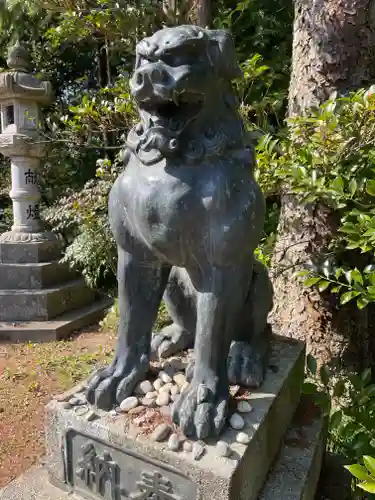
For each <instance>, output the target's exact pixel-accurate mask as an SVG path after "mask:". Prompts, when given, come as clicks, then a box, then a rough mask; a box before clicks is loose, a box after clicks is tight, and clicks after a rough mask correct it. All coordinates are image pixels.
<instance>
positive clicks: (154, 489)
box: [129, 472, 183, 500]
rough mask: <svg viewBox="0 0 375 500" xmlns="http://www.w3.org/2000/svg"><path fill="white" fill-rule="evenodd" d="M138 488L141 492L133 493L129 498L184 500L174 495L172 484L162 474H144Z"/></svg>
mask: <svg viewBox="0 0 375 500" xmlns="http://www.w3.org/2000/svg"><path fill="white" fill-rule="evenodd" d="M137 486H138V487H139V490H140V491H138V492H135V493H131V494H130V497H129V498H130V499H131V500H183V499H182V498H181V497H180V496H177V495H175V494H174V491H173V487H172V484H171V482H170V481H168V479H166V478H164V477H163V476H162V475H161V474H160V472H153V473H149V472H142V476H141V480H140V481H137Z"/></svg>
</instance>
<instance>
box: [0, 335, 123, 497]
mask: <svg viewBox="0 0 375 500" xmlns="http://www.w3.org/2000/svg"><path fill="white" fill-rule="evenodd" d="M114 340H115V337H114V336H113V334H109V333H103V332H100V331H99V329H96V330H95V329H94V330H93V328H91V329H90V330H84V331H83V332H81V334H80V335H77V336H75V337H74V338H72V339H71V340H68V341H64V342H48V343H45V344H16V345H14V344H13V345H12V344H0V488H1V487H3V486H4V485H5V484H7V483H8V482H9V481H11V480H12V479H13V478H15V477H16V476H18V475H19V474H21V473H22V472H23V471H25V470H26V469H28V468H29V467H30V466H31V465H32V464H33V463H34V462H35V461H36V460H37V459H38V458H40V457H42V456H43V454H44V430H43V419H44V406H45V404H46V403H47V402H48V401H49V400H50V399H51V396H52V395H54V394H58V393H60V392H62V391H64V390H65V389H67V388H69V387H71V386H72V385H73V384H74V383H76V382H78V381H79V380H82V379H83V378H85V377H86V376H87V375H89V374H90V372H91V371H92V370H93V367H94V365H96V364H97V363H104V362H106V361H107V360H108V359H109V358H110V353H111V352H112V349H113V345H114Z"/></svg>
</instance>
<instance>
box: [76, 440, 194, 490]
mask: <svg viewBox="0 0 375 500" xmlns="http://www.w3.org/2000/svg"><path fill="white" fill-rule="evenodd" d="M75 474H76V476H77V477H78V478H79V479H81V480H82V481H83V482H84V484H85V486H86V488H87V489H88V490H89V491H90V492H91V493H93V494H96V495H97V496H99V497H102V498H108V495H107V494H108V493H109V497H110V498H111V500H120V499H121V498H124V499H130V500H184V499H183V498H182V497H180V496H178V495H176V494H175V493H174V490H173V486H172V483H171V482H170V481H169V479H167V478H165V477H163V475H162V474H160V472H146V471H145V472H142V473H141V477H140V479H139V481H137V483H136V484H137V490H136V491H134V492H131V493H128V492H127V490H126V489H125V487H124V486H123V485H122V484H121V469H120V467H119V465H118V464H117V462H115V461H114V460H113V459H112V456H111V454H110V453H109V452H108V451H103V452H102V453H101V454H100V453H97V451H96V449H95V446H94V443H93V442H91V441H88V442H87V443H85V444H84V445H83V446H81V455H80V457H79V458H78V459H77V465H76V468H75Z"/></svg>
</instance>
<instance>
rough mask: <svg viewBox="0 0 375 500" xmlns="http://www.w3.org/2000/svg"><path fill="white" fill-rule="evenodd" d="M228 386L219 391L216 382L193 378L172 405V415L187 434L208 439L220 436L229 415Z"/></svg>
mask: <svg viewBox="0 0 375 500" xmlns="http://www.w3.org/2000/svg"><path fill="white" fill-rule="evenodd" d="M227 414H228V392H227V387H221V390H220V391H218V390H217V388H216V387H215V383H214V384H204V383H199V382H196V381H194V380H193V381H192V383H191V384H190V386H189V387H188V388H187V389H185V390H184V391H183V392H182V393H181V395H180V397H179V398H178V400H177V401H176V402H175V404H174V405H173V408H172V419H173V421H174V423H175V424H177V425H178V426H179V427H180V428H181V430H182V432H183V433H184V434H185V436H188V437H192V438H197V439H206V438H207V437H209V436H218V435H219V434H220V433H221V431H222V429H223V427H224V425H225V422H226V419H227Z"/></svg>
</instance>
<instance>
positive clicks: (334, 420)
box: [329, 410, 343, 429]
mask: <svg viewBox="0 0 375 500" xmlns="http://www.w3.org/2000/svg"><path fill="white" fill-rule="evenodd" d="M342 417H343V414H342V411H341V410H337V411H335V413H333V414H332V415H331V418H330V422H329V424H330V427H331V429H336V428H337V427H338V426H339V425H340V424H341V421H342Z"/></svg>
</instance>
